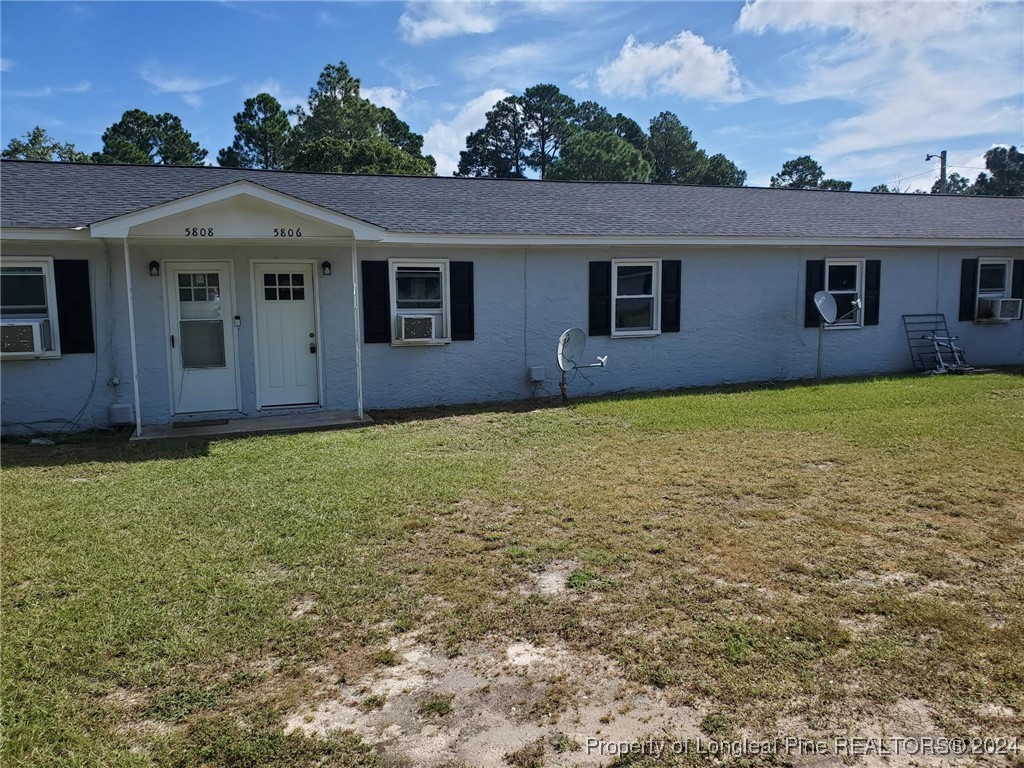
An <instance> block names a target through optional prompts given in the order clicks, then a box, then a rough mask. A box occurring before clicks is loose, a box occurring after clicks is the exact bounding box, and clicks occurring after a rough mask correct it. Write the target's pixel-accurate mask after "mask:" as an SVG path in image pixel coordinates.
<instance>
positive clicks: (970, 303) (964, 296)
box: [960, 259, 978, 321]
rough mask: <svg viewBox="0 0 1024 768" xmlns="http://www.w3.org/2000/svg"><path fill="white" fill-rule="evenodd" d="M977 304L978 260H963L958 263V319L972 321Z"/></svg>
mask: <svg viewBox="0 0 1024 768" xmlns="http://www.w3.org/2000/svg"><path fill="white" fill-rule="evenodd" d="M977 303H978V260H977V259H963V260H962V261H961V262H960V319H961V320H966V321H971V320H974V309H975V307H976V306H977Z"/></svg>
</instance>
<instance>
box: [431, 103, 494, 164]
mask: <svg viewBox="0 0 1024 768" xmlns="http://www.w3.org/2000/svg"><path fill="white" fill-rule="evenodd" d="M509 95H510V94H509V92H508V91H505V90H502V89H500V88H492V89H491V90H489V91H485V92H484V93H482V94H480V95H479V96H477V97H476V98H475V99H472V100H470V101H469V102H467V103H466V104H464V105H463V106H462V107H461V108H460V109H459V111H458V113H456V114H455V116H454V117H452V118H451V119H450V120H447V121H445V120H435V121H434V124H433V125H431V126H430V128H428V129H427V132H426V133H425V134H424V135H423V153H424V154H427V155H433V156H434V159H435V160H436V161H437V173H438V175H439V176H450V175H451V174H452V173H454V172H455V171H456V170H457V169H458V167H459V152H461V151H462V150H464V149H465V148H466V137H467V136H468V135H469V134H470V133H472V132H473V131H475V130H477V129H479V128H483V127H484V123H485V122H486V120H487V118H486V115H487V112H489V111H490V109H491V108H492V107H493V106H494V105H495V104H497V103H498V102H499V101H501V100H502V99H504V98H505V97H506V96H509Z"/></svg>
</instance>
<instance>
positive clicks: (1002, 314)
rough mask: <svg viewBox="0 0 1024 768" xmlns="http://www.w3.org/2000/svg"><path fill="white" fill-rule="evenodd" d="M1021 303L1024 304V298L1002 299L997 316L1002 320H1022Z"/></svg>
mask: <svg viewBox="0 0 1024 768" xmlns="http://www.w3.org/2000/svg"><path fill="white" fill-rule="evenodd" d="M1021 304H1024V299H1001V300H1000V301H999V312H998V314H997V315H996V317H998V318H999V319H1000V320H1020V310H1021Z"/></svg>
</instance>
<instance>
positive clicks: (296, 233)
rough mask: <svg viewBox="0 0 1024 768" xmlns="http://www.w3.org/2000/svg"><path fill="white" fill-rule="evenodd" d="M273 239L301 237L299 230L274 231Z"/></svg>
mask: <svg viewBox="0 0 1024 768" xmlns="http://www.w3.org/2000/svg"><path fill="white" fill-rule="evenodd" d="M274 237H302V230H301V229H275V230H274Z"/></svg>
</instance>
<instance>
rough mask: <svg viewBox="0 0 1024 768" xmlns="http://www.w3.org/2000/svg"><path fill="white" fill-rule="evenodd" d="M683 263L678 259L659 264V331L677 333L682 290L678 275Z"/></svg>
mask: <svg viewBox="0 0 1024 768" xmlns="http://www.w3.org/2000/svg"><path fill="white" fill-rule="evenodd" d="M682 265H683V263H682V262H681V261H679V260H678V259H676V260H673V261H663V262H661V331H662V333H679V307H680V302H681V294H682V288H681V286H680V281H679V278H680V273H681V272H682Z"/></svg>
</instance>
